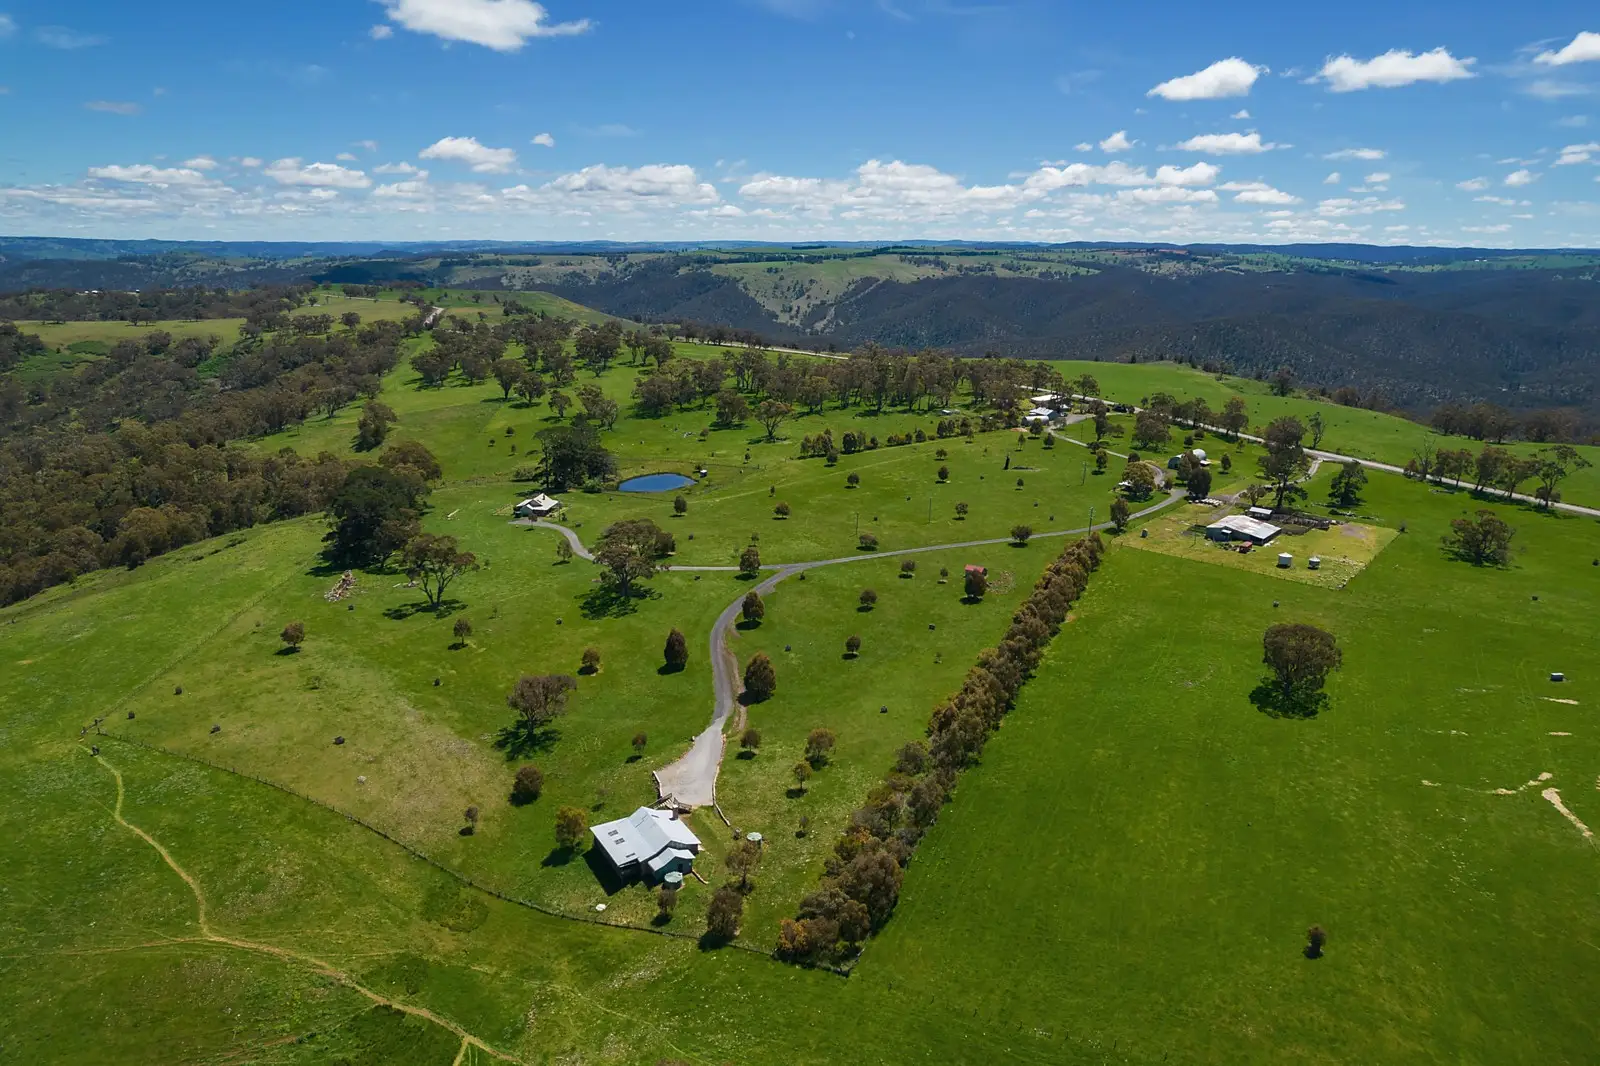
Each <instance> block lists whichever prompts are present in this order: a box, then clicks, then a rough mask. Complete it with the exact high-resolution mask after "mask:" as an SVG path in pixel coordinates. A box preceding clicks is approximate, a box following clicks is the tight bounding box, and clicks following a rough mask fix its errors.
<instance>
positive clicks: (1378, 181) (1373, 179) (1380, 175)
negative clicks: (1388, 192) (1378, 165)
mask: <svg viewBox="0 0 1600 1066" xmlns="http://www.w3.org/2000/svg"><path fill="white" fill-rule="evenodd" d="M1392 177H1394V175H1393V174H1390V173H1389V172H1388V171H1386V170H1375V171H1373V172H1372V173H1371V174H1368V175H1367V176H1366V177H1364V178H1362V179H1361V180H1362V181H1364V182H1366V183H1367V184H1368V185H1382V184H1383V183H1384V182H1386V181H1388V180H1389V179H1390V178H1392Z"/></svg>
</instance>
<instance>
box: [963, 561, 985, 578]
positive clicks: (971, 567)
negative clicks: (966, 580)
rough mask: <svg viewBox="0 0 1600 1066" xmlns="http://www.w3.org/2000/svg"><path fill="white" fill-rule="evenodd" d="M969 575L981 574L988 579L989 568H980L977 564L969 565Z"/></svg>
mask: <svg viewBox="0 0 1600 1066" xmlns="http://www.w3.org/2000/svg"><path fill="white" fill-rule="evenodd" d="M967 573H969V574H981V575H982V576H984V577H988V576H989V568H988V567H987V566H979V565H978V564H977V563H968V564H967Z"/></svg>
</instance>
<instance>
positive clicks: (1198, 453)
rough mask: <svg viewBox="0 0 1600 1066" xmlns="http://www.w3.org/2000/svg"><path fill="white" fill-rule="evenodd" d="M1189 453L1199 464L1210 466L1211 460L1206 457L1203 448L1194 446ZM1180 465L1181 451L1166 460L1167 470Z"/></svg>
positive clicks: (1174, 468) (1181, 459)
mask: <svg viewBox="0 0 1600 1066" xmlns="http://www.w3.org/2000/svg"><path fill="white" fill-rule="evenodd" d="M1189 454H1190V455H1192V456H1194V457H1195V461H1196V462H1198V463H1199V464H1200V465H1201V466H1210V465H1211V460H1210V459H1207V458H1206V453H1205V451H1204V450H1203V449H1201V448H1196V449H1194V450H1193V451H1192V452H1190V453H1189ZM1182 465H1183V453H1182V452H1179V453H1178V454H1177V455H1174V456H1173V457H1172V458H1171V459H1168V460H1167V469H1168V470H1176V469H1178V468H1179V467H1180V466H1182Z"/></svg>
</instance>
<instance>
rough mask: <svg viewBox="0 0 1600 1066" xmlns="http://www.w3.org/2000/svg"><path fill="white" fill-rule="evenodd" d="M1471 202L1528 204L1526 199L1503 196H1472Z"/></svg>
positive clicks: (1517, 205) (1511, 205) (1519, 205)
mask: <svg viewBox="0 0 1600 1066" xmlns="http://www.w3.org/2000/svg"><path fill="white" fill-rule="evenodd" d="M1472 202H1473V203H1475V204H1499V205H1500V206H1501V207H1528V206H1529V205H1530V201H1528V200H1513V199H1510V198H1508V197H1505V196H1474V197H1473V198H1472Z"/></svg>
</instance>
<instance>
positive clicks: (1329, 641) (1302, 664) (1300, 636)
mask: <svg viewBox="0 0 1600 1066" xmlns="http://www.w3.org/2000/svg"><path fill="white" fill-rule="evenodd" d="M1261 647H1262V656H1261V661H1262V662H1263V663H1265V664H1266V666H1267V668H1268V669H1269V670H1270V671H1272V674H1271V676H1270V677H1269V678H1267V680H1266V681H1265V682H1264V683H1263V685H1262V686H1261V687H1259V688H1258V689H1257V690H1256V692H1255V693H1253V694H1252V701H1253V702H1255V703H1256V705H1257V706H1258V707H1260V708H1261V709H1262V710H1264V711H1266V712H1268V713H1270V714H1274V715H1278V716H1287V717H1303V718H1309V717H1311V716H1313V715H1315V714H1316V713H1317V712H1318V711H1319V710H1320V709H1321V708H1322V706H1323V705H1324V704H1325V703H1326V702H1327V696H1326V694H1324V693H1323V691H1322V687H1323V685H1324V684H1325V683H1326V682H1327V679H1328V675H1329V674H1330V673H1332V672H1333V671H1334V670H1337V669H1338V668H1339V666H1340V664H1341V663H1343V661H1344V655H1343V653H1342V652H1341V651H1340V650H1339V646H1338V644H1337V642H1336V641H1335V640H1334V638H1333V634H1331V633H1328V632H1326V631H1325V630H1322V629H1318V628H1317V627H1316V626H1314V625H1310V624H1308V623H1305V622H1280V623H1278V624H1277V625H1274V626H1270V627H1268V629H1267V631H1266V633H1265V634H1264V635H1263V636H1262V638H1261Z"/></svg>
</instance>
